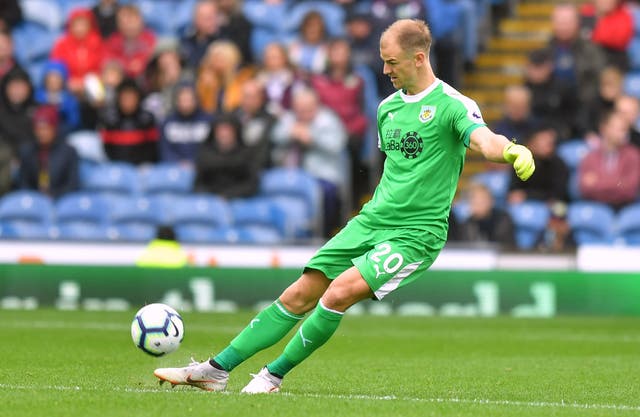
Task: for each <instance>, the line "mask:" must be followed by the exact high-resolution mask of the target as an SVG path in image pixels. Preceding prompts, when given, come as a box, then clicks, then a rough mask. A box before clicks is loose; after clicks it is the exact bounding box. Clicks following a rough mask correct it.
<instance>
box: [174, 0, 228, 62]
mask: <svg viewBox="0 0 640 417" xmlns="http://www.w3.org/2000/svg"><path fill="white" fill-rule="evenodd" d="M218 15H219V11H218V5H217V4H216V3H215V2H214V1H211V0H209V1H199V2H197V3H196V5H195V7H194V10H193V22H192V24H191V26H189V28H187V30H186V32H185V34H184V36H183V37H182V38H181V39H180V53H181V55H182V57H183V58H184V59H185V61H186V62H185V63H186V66H187V67H188V68H189V69H190V70H191V71H193V72H194V73H195V72H196V71H197V69H198V67H199V66H200V61H202V58H203V57H204V55H205V53H206V52H207V48H208V47H209V45H210V44H211V43H212V42H213V41H216V40H219V39H221V38H222V35H221V33H220V23H219V16H218Z"/></svg>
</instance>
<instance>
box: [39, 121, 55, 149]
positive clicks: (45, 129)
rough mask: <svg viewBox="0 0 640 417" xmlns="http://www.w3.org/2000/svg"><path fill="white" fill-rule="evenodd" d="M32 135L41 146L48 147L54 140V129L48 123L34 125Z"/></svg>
mask: <svg viewBox="0 0 640 417" xmlns="http://www.w3.org/2000/svg"><path fill="white" fill-rule="evenodd" d="M34 133H35V135H36V138H37V139H38V143H39V144H40V145H41V146H49V145H51V144H52V143H53V140H54V139H55V138H56V128H55V126H53V125H50V124H48V123H42V122H41V123H36V125H35V126H34Z"/></svg>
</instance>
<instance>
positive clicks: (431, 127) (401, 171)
mask: <svg viewBox="0 0 640 417" xmlns="http://www.w3.org/2000/svg"><path fill="white" fill-rule="evenodd" d="M430 46H431V33H430V31H429V28H428V27H427V25H426V24H425V23H424V22H423V21H420V20H408V19H405V20H399V21H396V22H395V23H393V24H392V25H391V26H390V27H389V28H388V29H387V30H386V31H385V32H384V33H383V34H382V36H381V38H380V57H381V58H382V60H383V62H384V66H383V72H384V74H385V75H387V76H388V77H389V78H390V80H391V83H392V84H393V86H394V87H395V88H396V89H397V91H396V92H395V93H393V94H391V95H390V96H389V97H387V98H385V99H384V100H383V101H382V102H381V103H380V105H379V106H378V114H377V122H378V125H377V127H378V147H379V148H380V150H381V151H382V152H384V153H385V154H386V160H385V163H384V170H383V174H382V178H381V179H380V183H379V184H378V186H377V188H376V190H375V192H374V194H373V197H372V199H371V201H369V202H368V203H367V204H365V205H364V206H363V208H362V210H361V211H360V213H359V214H358V215H357V216H356V217H354V218H353V219H352V220H351V221H349V223H347V225H346V226H345V227H344V228H343V229H342V230H341V231H340V232H339V233H338V234H337V235H336V236H335V237H334V238H332V239H331V240H329V241H328V242H327V243H326V244H325V245H324V246H323V247H322V248H320V249H319V251H318V252H317V253H316V254H315V255H314V256H313V258H311V260H310V261H309V263H308V264H307V265H306V266H305V268H304V270H303V273H302V275H301V276H300V278H299V279H298V280H296V281H295V282H294V283H293V284H291V286H289V287H288V288H287V289H286V290H285V291H284V292H283V293H282V294H281V295H280V297H279V298H278V299H277V300H276V301H275V302H274V303H273V304H271V305H270V306H269V307H267V308H266V309H264V310H263V311H261V312H260V313H259V314H258V315H257V316H256V317H255V318H254V319H253V320H251V322H250V323H249V325H248V326H247V327H246V328H245V329H244V330H242V331H241V332H240V333H239V334H238V335H237V336H236V337H235V338H234V339H233V340H232V341H231V343H230V344H229V345H228V346H227V347H226V348H225V349H224V350H222V351H221V352H219V353H218V354H217V355H215V356H213V357H212V358H211V359H210V360H207V361H205V362H202V363H197V362H194V363H193V364H191V365H189V366H187V367H184V368H160V369H156V370H155V375H156V377H158V378H159V379H160V380H161V381H168V382H170V383H172V384H174V385H177V384H185V385H192V386H195V387H198V388H201V389H205V390H210V391H220V390H224V389H225V388H226V385H227V380H228V376H229V372H231V371H232V370H233V369H234V368H235V367H236V366H238V365H239V364H240V363H242V362H243V361H244V360H246V359H247V358H249V357H251V356H252V355H254V354H255V353H257V352H258V351H260V350H263V349H266V348H268V347H270V346H272V345H273V344H275V343H276V342H278V341H280V340H281V339H282V338H284V337H285V336H286V335H287V334H288V333H289V332H290V331H291V330H292V329H293V328H294V327H295V326H296V325H297V324H298V323H299V322H300V321H302V324H301V326H300V327H299V329H298V331H297V332H295V333H294V335H293V337H292V338H291V341H290V342H289V343H288V345H287V346H286V347H285V349H284V351H283V352H282V353H281V355H280V356H278V357H277V358H275V360H274V361H272V362H270V363H268V364H267V365H266V366H265V367H264V368H262V369H261V370H260V371H259V372H258V373H257V374H256V375H254V376H253V379H252V380H251V381H250V382H249V383H248V385H246V386H245V387H244V389H243V390H242V392H246V393H269V392H276V391H278V390H279V389H280V385H281V383H282V380H283V377H284V376H285V375H286V374H287V373H289V372H290V371H291V370H292V369H293V368H294V367H295V366H297V365H298V364H300V363H301V362H302V361H303V360H305V359H306V358H307V357H309V356H310V355H311V354H312V353H313V352H314V351H315V350H316V349H318V348H319V347H320V346H322V345H323V344H324V343H325V342H326V341H327V340H329V338H330V337H331V336H332V335H333V333H334V332H335V331H336V329H337V328H338V326H339V324H340V321H341V320H342V317H343V314H344V312H345V311H346V310H347V309H348V308H349V307H350V306H352V305H354V304H356V303H357V302H359V301H362V300H365V299H369V298H376V299H382V298H384V297H385V296H386V295H387V294H389V293H390V292H392V291H394V290H395V289H397V288H400V287H403V286H405V285H407V284H409V283H411V282H412V281H414V280H416V279H419V278H421V277H423V276H424V275H425V272H426V270H427V269H428V268H429V267H430V266H431V264H432V263H433V262H434V261H435V259H436V257H437V256H438V253H439V252H440V250H441V249H442V247H443V246H444V244H445V239H446V236H447V228H448V215H449V211H450V207H451V202H452V200H453V197H454V194H455V192H456V187H457V184H458V179H459V177H460V173H461V171H462V167H463V164H464V159H465V152H466V148H471V149H473V150H476V151H479V152H480V153H481V154H482V155H483V156H484V157H485V158H487V159H488V160H490V161H495V162H506V163H509V164H512V165H513V168H514V169H515V172H516V174H517V175H518V177H520V178H521V179H523V180H526V179H528V178H529V177H530V176H531V174H532V173H533V171H534V169H535V167H534V162H533V157H532V156H531V152H529V150H528V149H527V148H525V147H524V146H521V145H517V144H515V143H512V142H510V141H509V140H508V139H507V138H506V137H504V136H502V135H497V134H495V133H493V132H492V131H491V130H490V129H488V128H487V126H486V124H485V123H484V121H483V120H482V115H481V113H480V110H479V109H478V106H477V105H476V103H475V102H474V101H473V100H471V99H469V98H467V97H465V96H463V95H462V94H460V93H459V92H458V91H456V90H455V89H453V88H452V87H451V86H449V85H447V84H446V83H444V82H443V81H441V80H439V79H438V78H436V76H435V75H434V73H433V70H432V68H431V65H430V62H429V48H430ZM307 313H310V314H309V315H308V316H307V317H306V319H304V320H303V318H304V315H305V314H307Z"/></svg>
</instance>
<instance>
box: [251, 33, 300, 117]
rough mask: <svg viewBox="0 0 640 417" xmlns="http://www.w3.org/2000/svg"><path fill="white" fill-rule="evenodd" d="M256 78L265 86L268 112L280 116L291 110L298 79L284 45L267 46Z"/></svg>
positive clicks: (271, 44)
mask: <svg viewBox="0 0 640 417" xmlns="http://www.w3.org/2000/svg"><path fill="white" fill-rule="evenodd" d="M256 77H257V79H258V81H260V83H261V84H262V85H263V86H264V89H265V93H266V96H267V110H269V112H270V113H272V114H274V115H276V116H278V115H280V114H282V113H283V112H284V111H285V110H289V109H290V108H291V91H292V89H293V87H294V85H295V84H296V81H297V77H296V73H295V70H294V67H293V65H291V62H290V61H289V57H288V55H287V49H286V48H285V46H284V45H283V44H281V43H270V44H269V45H267V47H266V48H265V49H264V55H263V57H262V68H260V70H259V71H258V74H257V76H256Z"/></svg>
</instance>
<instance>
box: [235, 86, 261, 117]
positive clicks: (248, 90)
mask: <svg viewBox="0 0 640 417" xmlns="http://www.w3.org/2000/svg"><path fill="white" fill-rule="evenodd" d="M263 104H264V93H263V91H262V88H261V87H260V85H259V84H258V83H257V82H253V81H249V82H246V83H245V84H244V86H243V87H242V100H241V102H240V106H241V107H242V109H243V110H244V111H245V112H247V113H249V114H253V113H256V112H257V111H258V110H260V108H261V107H262V105H263Z"/></svg>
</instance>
